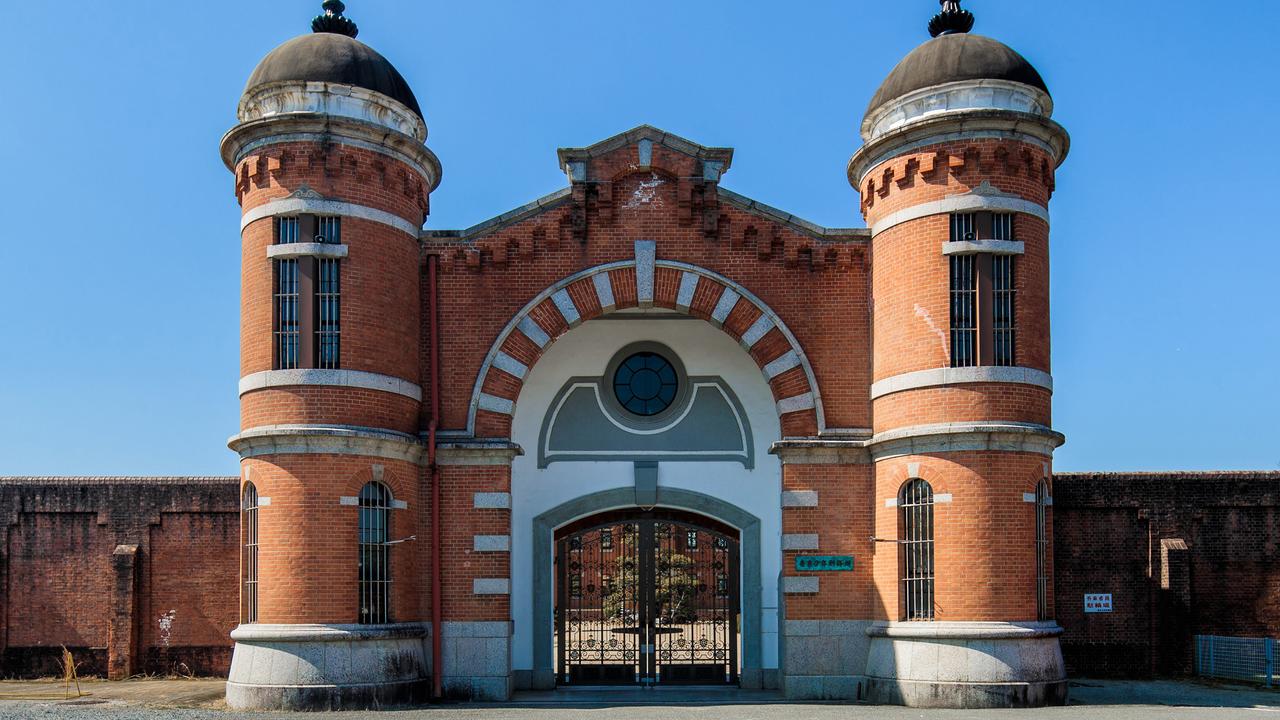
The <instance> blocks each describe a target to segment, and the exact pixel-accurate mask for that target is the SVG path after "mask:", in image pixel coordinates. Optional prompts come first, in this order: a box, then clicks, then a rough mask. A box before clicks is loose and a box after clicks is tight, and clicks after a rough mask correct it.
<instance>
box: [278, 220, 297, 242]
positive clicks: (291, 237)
mask: <svg viewBox="0 0 1280 720" xmlns="http://www.w3.org/2000/svg"><path fill="white" fill-rule="evenodd" d="M275 226H276V244H277V245H286V244H288V243H296V242H298V218H296V217H278V218H276V221H275Z"/></svg>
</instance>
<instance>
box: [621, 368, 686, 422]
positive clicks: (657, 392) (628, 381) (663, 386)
mask: <svg viewBox="0 0 1280 720" xmlns="http://www.w3.org/2000/svg"><path fill="white" fill-rule="evenodd" d="M679 389H680V378H679V376H678V375H677V374H676V369H675V366H673V365H672V364H671V361H669V360H667V359H666V358H664V357H662V356H661V355H659V354H657V353H652V352H638V353H636V354H634V355H632V356H631V357H629V358H627V359H626V360H623V361H622V364H621V365H619V366H618V370H617V372H615V373H614V374H613V394H614V396H616V397H617V398H618V403H619V404H621V405H622V407H624V408H626V409H627V411H628V412H631V413H634V414H636V415H639V416H641V417H653V416H654V415H657V414H659V413H661V412H662V411H663V410H666V409H667V408H669V407H671V403H673V402H675V399H676V392H677V391H678V390H679Z"/></svg>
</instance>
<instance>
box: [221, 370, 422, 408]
mask: <svg viewBox="0 0 1280 720" xmlns="http://www.w3.org/2000/svg"><path fill="white" fill-rule="evenodd" d="M298 385H306V386H316V387H343V388H362V389H365V390H381V391H382V392H388V393H394V394H396V395H403V396H404V397H407V398H411V399H413V400H416V401H418V402H422V388H421V387H419V386H418V385H417V384H415V383H411V382H409V381H408V380H402V379H400V378H398V377H392V376H390V375H380V374H378V373H371V372H363V371H361V370H264V371H263V372H256V373H253V374H252V375H246V376H244V377H242V378H240V395H241V396H242V397H243V396H244V395H245V394H246V393H250V392H253V391H254V390H263V389H265V388H274V387H290V386H298Z"/></svg>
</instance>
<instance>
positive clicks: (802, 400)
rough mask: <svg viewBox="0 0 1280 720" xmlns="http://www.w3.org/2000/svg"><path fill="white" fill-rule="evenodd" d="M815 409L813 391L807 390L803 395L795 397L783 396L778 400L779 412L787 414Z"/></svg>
mask: <svg viewBox="0 0 1280 720" xmlns="http://www.w3.org/2000/svg"><path fill="white" fill-rule="evenodd" d="M812 409H813V393H811V392H807V393H805V394H803V395H796V396H795V397H789V398H783V399H781V400H779V401H778V414H779V415H787V414H790V413H793V412H800V411H802V410H812Z"/></svg>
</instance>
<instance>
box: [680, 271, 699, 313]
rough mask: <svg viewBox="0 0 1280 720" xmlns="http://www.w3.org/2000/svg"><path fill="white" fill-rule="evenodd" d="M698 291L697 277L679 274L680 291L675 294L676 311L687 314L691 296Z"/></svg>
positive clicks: (691, 301) (684, 273) (689, 274)
mask: <svg viewBox="0 0 1280 720" xmlns="http://www.w3.org/2000/svg"><path fill="white" fill-rule="evenodd" d="M697 290H698V276H697V275H695V274H693V273H691V272H688V271H685V272H682V273H680V289H679V290H678V291H677V292H676V309H677V310H679V311H681V312H688V311H689V308H690V307H691V306H692V305H693V294H694V292H696V291H697Z"/></svg>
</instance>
